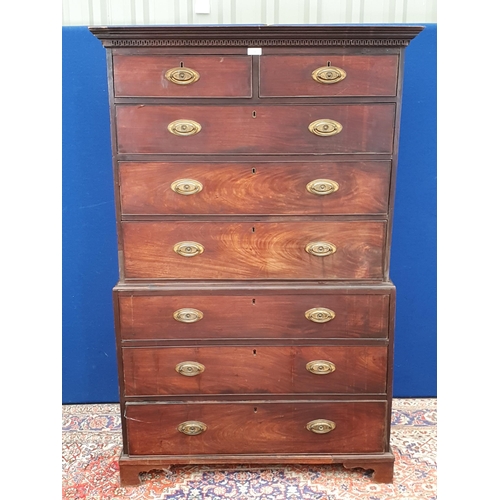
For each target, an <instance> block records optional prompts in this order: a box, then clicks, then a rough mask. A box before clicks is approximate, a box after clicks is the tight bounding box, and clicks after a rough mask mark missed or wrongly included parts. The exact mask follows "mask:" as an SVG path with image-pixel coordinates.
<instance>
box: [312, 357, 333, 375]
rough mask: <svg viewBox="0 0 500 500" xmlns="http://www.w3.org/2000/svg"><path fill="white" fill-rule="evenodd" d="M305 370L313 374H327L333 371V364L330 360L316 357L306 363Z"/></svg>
mask: <svg viewBox="0 0 500 500" xmlns="http://www.w3.org/2000/svg"><path fill="white" fill-rule="evenodd" d="M306 370H307V371H308V372H311V373H314V375H328V374H329V373H332V372H334V371H335V365H334V364H333V363H332V362H331V361H325V360H324V359H316V360H314V361H309V363H307V365H306Z"/></svg>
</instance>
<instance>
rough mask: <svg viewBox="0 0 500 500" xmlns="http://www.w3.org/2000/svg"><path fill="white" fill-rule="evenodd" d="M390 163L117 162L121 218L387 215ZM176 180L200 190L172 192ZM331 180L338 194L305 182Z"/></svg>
mask: <svg viewBox="0 0 500 500" xmlns="http://www.w3.org/2000/svg"><path fill="white" fill-rule="evenodd" d="M390 172H391V163H390V162H388V161H369V162H312V161H309V162H288V163H284V162H276V163H268V162H266V163H259V162H249V163H243V164H234V163H189V162H185V163H180V162H176V163H174V162H172V163H162V162H154V163H153V162H120V163H119V175H120V186H121V187H120V193H121V207H122V213H123V214H133V215H138V214H153V215H161V214H217V215H220V214H291V215H292V214H295V215H306V214H307V215H313V214H325V215H327V214H344V215H348V214H386V213H387V210H388V203H389V176H390ZM179 179H194V180H196V181H198V182H200V183H201V184H202V185H203V189H202V190H201V191H200V192H199V193H196V194H191V195H188V196H186V195H182V194H178V193H176V192H174V191H173V190H172V188H171V185H172V183H173V182H175V181H177V180H179ZM316 179H329V180H332V181H334V182H337V183H338V185H339V189H338V191H336V192H334V193H331V194H328V195H317V194H312V193H310V192H308V191H307V189H306V186H307V184H308V183H309V182H311V181H313V180H316Z"/></svg>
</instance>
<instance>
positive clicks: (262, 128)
mask: <svg viewBox="0 0 500 500" xmlns="http://www.w3.org/2000/svg"><path fill="white" fill-rule="evenodd" d="M254 111H255V117H254V115H253V112H254ZM394 117H395V105H394V104H392V103H387V104H366V105H365V104H352V105H322V106H312V105H295V106H276V105H273V106H263V105H259V106H256V105H248V106H233V105H231V106H216V105H212V106H189V105H185V106H173V105H172V106H164V105H163V106H162V105H144V104H139V105H125V104H118V105H117V106H116V127H117V147H118V153H171V154H177V153H190V154H193V155H203V154H214V153H219V154H246V153H253V154H259V153H261V154H265V153H268V154H286V155H290V154H300V153H311V154H338V153H391V152H392V146H393V128H394ZM323 118H328V119H331V120H335V121H337V122H340V123H341V124H342V126H343V129H342V131H341V132H340V133H339V134H337V135H334V136H331V137H319V136H316V135H314V134H313V133H311V132H309V130H308V126H309V124H310V123H311V122H313V121H315V120H318V119H323ZM180 119H187V120H194V121H196V122H197V123H199V124H200V125H201V127H202V130H201V131H200V132H199V133H198V134H196V135H193V136H188V137H179V136H176V135H173V134H171V133H170V132H168V130H167V127H168V125H169V123H171V122H173V121H175V120H180Z"/></svg>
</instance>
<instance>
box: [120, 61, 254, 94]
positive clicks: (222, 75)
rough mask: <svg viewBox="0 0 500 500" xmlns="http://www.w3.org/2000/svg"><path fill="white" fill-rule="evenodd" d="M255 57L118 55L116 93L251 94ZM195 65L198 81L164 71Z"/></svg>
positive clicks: (193, 66) (193, 67) (190, 67)
mask: <svg viewBox="0 0 500 500" xmlns="http://www.w3.org/2000/svg"><path fill="white" fill-rule="evenodd" d="M251 63H252V58H251V57H250V56H230V55H208V56H207V55H203V56H200V55H185V54H184V55H179V56H171V55H115V56H114V57H113V67H114V88H115V96H116V97H133V96H144V97H179V98H189V97H222V98H229V97H251V95H252V85H251V79H252V65H251ZM181 64H183V65H184V67H185V68H189V69H193V70H195V71H197V72H198V73H199V75H200V78H199V80H198V81H196V82H194V83H191V84H188V85H178V84H175V83H172V82H170V81H169V80H167V79H166V78H165V73H166V72H167V71H168V70H170V69H173V68H177V67H180V66H181Z"/></svg>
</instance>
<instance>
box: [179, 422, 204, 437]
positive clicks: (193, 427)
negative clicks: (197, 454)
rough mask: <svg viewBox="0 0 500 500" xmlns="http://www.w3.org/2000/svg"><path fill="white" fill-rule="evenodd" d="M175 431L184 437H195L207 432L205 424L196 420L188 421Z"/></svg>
mask: <svg viewBox="0 0 500 500" xmlns="http://www.w3.org/2000/svg"><path fill="white" fill-rule="evenodd" d="M177 430H178V431H179V432H182V433H183V434H186V436H197V435H198V434H201V433H202V432H205V431H206V430H207V426H206V424H204V423H203V422H198V421H197V420H188V421H187V422H182V424H179V425H178V426H177Z"/></svg>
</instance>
